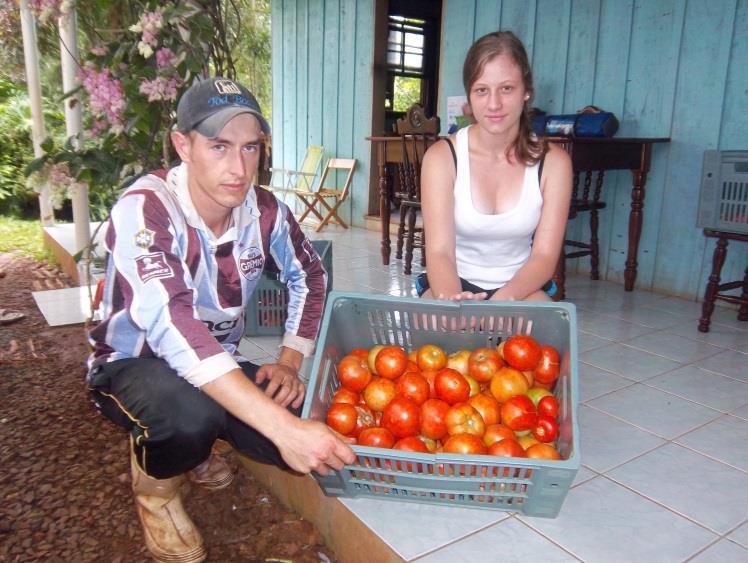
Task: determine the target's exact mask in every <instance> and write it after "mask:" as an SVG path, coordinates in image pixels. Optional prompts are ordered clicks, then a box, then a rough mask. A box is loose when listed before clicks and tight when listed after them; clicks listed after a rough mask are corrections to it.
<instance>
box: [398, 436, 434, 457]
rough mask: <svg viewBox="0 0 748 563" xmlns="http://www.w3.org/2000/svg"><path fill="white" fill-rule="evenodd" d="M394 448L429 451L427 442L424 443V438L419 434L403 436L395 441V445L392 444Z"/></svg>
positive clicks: (409, 450) (407, 450) (406, 450)
mask: <svg viewBox="0 0 748 563" xmlns="http://www.w3.org/2000/svg"><path fill="white" fill-rule="evenodd" d="M392 449H394V450H402V451H404V452H421V453H424V454H427V453H429V449H428V448H427V447H426V444H424V443H423V440H421V439H420V438H419V437H418V436H407V437H405V438H401V439H400V440H398V441H397V442H395V445H394V446H392Z"/></svg>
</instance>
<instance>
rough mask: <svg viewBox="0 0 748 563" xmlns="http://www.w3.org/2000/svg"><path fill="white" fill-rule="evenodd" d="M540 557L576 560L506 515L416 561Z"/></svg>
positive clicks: (549, 561) (517, 561) (551, 561)
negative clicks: (483, 528) (486, 526)
mask: <svg viewBox="0 0 748 563" xmlns="http://www.w3.org/2000/svg"><path fill="white" fill-rule="evenodd" d="M541 554H542V556H541ZM541 559H542V561H543V562H544V563H561V562H566V561H578V559H577V558H575V557H572V556H571V555H570V554H569V553H567V552H565V551H564V550H563V549H561V548H559V547H558V546H556V545H554V544H553V543H551V542H550V541H548V540H547V539H546V538H544V537H543V536H541V535H540V534H538V533H537V532H535V531H534V530H532V529H531V528H529V527H528V526H526V525H525V524H524V523H522V522H520V521H518V520H517V519H516V518H508V519H507V520H504V521H503V522H499V523H498V524H495V525H493V526H491V527H489V528H486V529H485V530H481V531H479V532H478V533H476V534H474V535H471V536H469V537H467V538H465V539H463V540H460V541H458V542H455V543H452V544H450V545H448V546H446V547H445V548H443V549H440V550H438V551H436V552H434V553H431V554H429V555H426V556H425V557H422V558H420V559H418V562H419V563H421V562H424V563H455V562H456V561H481V562H485V563H499V562H502V563H526V562H532V561H541Z"/></svg>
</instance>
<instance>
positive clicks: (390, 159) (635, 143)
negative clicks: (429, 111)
mask: <svg viewBox="0 0 748 563" xmlns="http://www.w3.org/2000/svg"><path fill="white" fill-rule="evenodd" d="M367 140H369V141H371V142H372V143H374V144H375V146H376V148H377V167H378V172H379V217H380V219H381V222H382V263H383V264H385V265H387V264H389V263H390V253H391V244H390V202H389V194H390V192H391V188H390V186H389V185H388V178H387V165H388V164H396V163H399V162H401V161H402V148H401V146H400V137H399V136H371V137H367ZM548 141H549V142H552V143H559V144H561V145H563V146H564V148H566V150H568V151H569V152H570V154H571V160H572V166H573V168H574V171H575V172H579V171H587V170H604V171H607V170H630V171H631V174H632V187H631V211H630V212H629V230H628V239H629V240H628V252H627V256H626V265H625V270H624V289H625V290H626V291H631V290H632V289H634V283H635V281H636V274H637V265H638V262H637V255H638V252H639V240H640V238H641V232H642V222H643V217H644V195H645V186H646V183H647V174H648V173H649V167H650V163H651V158H652V145H653V144H654V143H667V142H669V141H670V139H669V138H666V137H652V138H647V137H630V138H624V137H621V138H618V137H612V138H609V139H593V138H567V137H548Z"/></svg>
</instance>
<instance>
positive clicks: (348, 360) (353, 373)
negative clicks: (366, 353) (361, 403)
mask: <svg viewBox="0 0 748 563" xmlns="http://www.w3.org/2000/svg"><path fill="white" fill-rule="evenodd" d="M338 381H340V384H341V385H342V386H343V387H345V388H346V389H350V390H351V391H355V392H356V393H360V392H361V391H363V390H364V387H366V386H367V385H368V384H369V381H371V372H370V371H369V367H368V366H367V365H366V361H365V360H362V359H361V358H357V357H356V356H350V355H349V356H345V357H344V358H343V359H342V360H340V362H339V363H338Z"/></svg>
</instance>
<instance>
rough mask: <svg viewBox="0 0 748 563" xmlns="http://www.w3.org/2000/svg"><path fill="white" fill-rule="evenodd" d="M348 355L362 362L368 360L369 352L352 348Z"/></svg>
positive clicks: (364, 349)
mask: <svg viewBox="0 0 748 563" xmlns="http://www.w3.org/2000/svg"><path fill="white" fill-rule="evenodd" d="M348 355H349V356H355V357H357V358H361V359H362V360H368V359H369V351H368V350H367V349H366V348H354V349H353V350H351V351H350V352H348Z"/></svg>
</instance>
